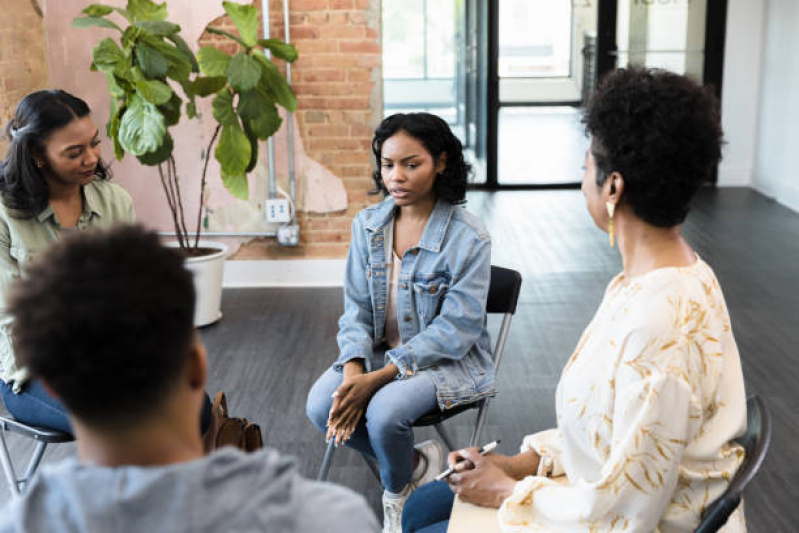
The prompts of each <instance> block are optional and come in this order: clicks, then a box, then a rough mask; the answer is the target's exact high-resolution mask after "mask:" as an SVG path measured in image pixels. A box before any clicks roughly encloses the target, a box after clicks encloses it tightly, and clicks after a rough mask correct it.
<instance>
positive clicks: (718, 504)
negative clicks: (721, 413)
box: [694, 396, 771, 533]
mask: <svg viewBox="0 0 799 533" xmlns="http://www.w3.org/2000/svg"><path fill="white" fill-rule="evenodd" d="M736 442H737V443H738V444H740V445H741V446H743V447H744V449H745V450H746V457H745V458H744V461H743V463H741V466H740V467H739V468H738V471H737V472H736V473H735V475H734V476H733V477H732V480H731V481H730V484H729V486H728V487H727V490H725V491H724V492H723V493H722V494H721V496H719V497H718V498H717V499H716V500H715V501H714V502H713V503H711V504H710V505H709V506H707V507H706V508H705V512H704V513H702V521H701V522H700V523H699V526H698V527H697V528H696V529H695V530H694V533H712V532H714V531H718V530H719V529H721V527H722V526H723V525H724V524H726V523H727V519H728V518H729V517H730V515H732V513H733V512H734V511H735V509H736V508H737V507H738V504H739V503H741V496H742V495H743V491H744V489H745V488H746V486H747V485H748V484H749V482H750V481H752V479H754V477H755V475H757V472H758V470H760V465H761V464H763V459H765V458H766V453H767V452H768V447H769V444H770V443H771V414H769V411H768V408H767V407H766V403H765V402H764V401H763V399H762V398H760V397H759V396H752V397H751V398H749V399H748V400H747V401H746V433H744V434H743V436H742V437H741V438H739V439H736Z"/></svg>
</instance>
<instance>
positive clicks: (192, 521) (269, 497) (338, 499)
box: [0, 447, 379, 533]
mask: <svg viewBox="0 0 799 533" xmlns="http://www.w3.org/2000/svg"><path fill="white" fill-rule="evenodd" d="M378 530H379V526H378V523H377V520H376V518H375V516H374V514H373V513H372V511H371V510H370V509H369V507H368V506H367V504H366V501H365V500H364V499H363V497H362V496H360V495H358V494H356V493H354V492H353V491H351V490H349V489H347V488H344V487H341V486H337V485H334V484H331V483H322V482H317V481H311V480H308V479H305V478H303V477H301V476H300V475H299V473H298V472H297V467H296V464H295V462H294V460H292V459H289V458H287V457H283V456H281V455H280V454H278V453H277V452H275V451H272V450H261V451H258V452H255V453H250V454H247V453H244V452H241V451H239V450H237V449H234V448H230V447H228V448H223V449H221V450H218V451H217V452H215V453H213V454H211V455H210V456H207V457H203V458H202V459H198V460H195V461H190V462H186V463H177V464H172V465H167V466H160V467H133V466H126V467H117V468H110V467H98V466H90V465H85V464H82V463H80V462H78V461H77V460H75V459H71V460H67V461H64V462H62V463H60V464H57V465H52V466H45V467H43V468H42V469H41V470H40V472H39V473H38V474H37V475H36V478H35V480H34V481H33V483H32V484H31V486H30V489H29V490H28V491H27V493H26V494H25V496H24V497H23V498H22V499H20V500H18V501H16V502H12V503H11V504H9V505H8V506H6V507H5V509H3V510H2V511H0V532H2V533H5V532H11V531H14V532H23V531H24V532H38V531H47V532H92V533H94V532H100V531H102V532H106V531H109V532H110V531H113V532H118V533H122V532H131V533H134V532H135V533H142V532H144V533H156V532H162V531H163V532H169V533H182V532H187V533H188V532H209V533H210V532H214V533H216V532H227V531H230V532H244V531H247V532H261V531H269V532H288V533H291V532H304V531H309V532H312V531H347V532H353V533H356V532H374V531H378Z"/></svg>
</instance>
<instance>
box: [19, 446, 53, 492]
mask: <svg viewBox="0 0 799 533" xmlns="http://www.w3.org/2000/svg"><path fill="white" fill-rule="evenodd" d="M46 449H47V443H46V442H42V441H38V442H37V443H36V449H35V450H34V451H33V457H31V461H30V463H28V469H27V470H26V471H25V477H24V478H22V479H21V480H20V481H19V489H20V492H24V491H25V487H26V486H27V484H28V483H29V482H30V480H31V478H32V477H33V474H35V473H36V469H37V468H39V462H41V460H42V456H43V455H44V451H45V450H46Z"/></svg>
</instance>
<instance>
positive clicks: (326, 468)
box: [316, 439, 336, 481]
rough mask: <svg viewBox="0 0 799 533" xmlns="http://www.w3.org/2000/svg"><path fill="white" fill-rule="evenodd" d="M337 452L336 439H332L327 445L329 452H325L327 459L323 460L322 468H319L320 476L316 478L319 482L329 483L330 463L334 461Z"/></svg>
mask: <svg viewBox="0 0 799 533" xmlns="http://www.w3.org/2000/svg"><path fill="white" fill-rule="evenodd" d="M335 451H336V441H335V439H330V441H329V442H328V443H327V450H325V458H324V459H322V467H321V468H319V475H318V476H317V477H316V479H317V480H318V481H327V474H328V472H330V463H331V461H333V453H334V452H335Z"/></svg>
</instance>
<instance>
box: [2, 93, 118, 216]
mask: <svg viewBox="0 0 799 533" xmlns="http://www.w3.org/2000/svg"><path fill="white" fill-rule="evenodd" d="M89 113H90V109H89V106H88V104H86V102H84V101H83V100H81V99H80V98H78V97H77V96H73V95H71V94H69V93H68V92H66V91H62V90H60V89H47V90H42V91H36V92H33V93H30V94H29V95H27V96H26V97H25V98H23V99H22V100H21V101H20V103H19V104H18V105H17V109H16V111H15V112H14V117H13V118H12V119H11V121H9V123H8V124H7V125H6V129H5V134H6V138H7V139H8V140H9V142H10V143H11V145H10V146H9V147H8V152H7V153H6V158H5V159H4V160H3V161H2V162H0V198H2V201H3V203H4V204H5V205H6V207H8V208H10V209H14V210H15V211H16V213H15V216H19V217H20V218H32V217H35V216H36V215H38V214H39V213H41V212H42V211H43V210H44V209H45V208H46V207H47V205H48V204H49V203H50V191H49V189H48V187H47V182H46V181H45V179H44V176H43V175H42V169H40V168H38V167H37V166H36V164H35V162H34V159H33V156H34V154H42V153H44V151H45V147H44V144H45V142H46V141H47V139H48V138H49V137H50V135H52V134H53V133H54V132H55V131H56V130H59V129H61V128H63V127H64V126H66V125H67V124H69V123H70V122H72V121H73V120H75V119H79V118H83V117H85V116H88V115H89ZM95 177H96V178H97V179H102V180H104V179H110V178H111V172H110V170H109V169H108V167H107V166H106V165H105V163H103V161H102V159H101V160H99V161H97V170H96V171H95Z"/></svg>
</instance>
